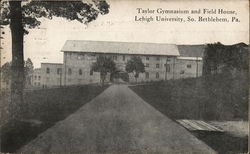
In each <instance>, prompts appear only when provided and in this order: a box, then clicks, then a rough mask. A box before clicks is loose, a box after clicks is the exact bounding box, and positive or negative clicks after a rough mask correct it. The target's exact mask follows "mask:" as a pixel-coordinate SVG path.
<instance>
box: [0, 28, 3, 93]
mask: <svg viewBox="0 0 250 154" xmlns="http://www.w3.org/2000/svg"><path fill="white" fill-rule="evenodd" d="M2 29H3V27H2V26H1V27H0V32H1V31H2ZM1 35H2V33H1ZM2 39H3V37H2V36H0V67H2V49H3V47H2ZM1 90H2V69H0V91H1Z"/></svg>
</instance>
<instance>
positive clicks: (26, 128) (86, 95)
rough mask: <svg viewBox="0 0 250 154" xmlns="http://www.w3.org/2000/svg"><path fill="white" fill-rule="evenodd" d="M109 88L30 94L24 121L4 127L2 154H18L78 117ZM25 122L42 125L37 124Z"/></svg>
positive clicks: (51, 90) (45, 91)
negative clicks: (73, 116)
mask: <svg viewBox="0 0 250 154" xmlns="http://www.w3.org/2000/svg"><path fill="white" fill-rule="evenodd" d="M107 87H108V86H104V87H101V86H98V85H84V86H77V87H63V88H51V89H40V90H34V91H29V92H26V93H25V95H24V100H25V103H24V105H23V106H22V111H21V112H20V113H23V114H22V115H20V119H24V121H9V122H8V123H6V124H5V125H4V126H2V127H1V152H16V150H18V149H19V148H20V147H21V146H23V145H25V144H26V143H28V142H29V141H31V140H32V139H34V138H35V137H37V136H38V135H39V134H40V133H42V132H43V131H45V130H47V129H48V128H50V127H51V126H53V125H54V124H55V123H56V122H58V121H60V120H63V119H65V118H66V117H67V116H68V115H70V114H71V113H74V112H75V111H76V110H77V109H79V108H80V107H81V106H83V105H84V104H86V103H87V102H89V101H90V100H92V99H93V98H94V97H96V96H97V95H98V94H100V93H101V92H103V91H104V90H105V89H106V88H107ZM6 97H7V96H5V98H6ZM25 119H32V120H35V121H38V122H41V123H38V124H34V123H32V122H31V123H30V122H27V121H25Z"/></svg>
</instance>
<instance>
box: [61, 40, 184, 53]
mask: <svg viewBox="0 0 250 154" xmlns="http://www.w3.org/2000/svg"><path fill="white" fill-rule="evenodd" d="M61 51H62V52H65V51H67V52H93V53H116V54H138V55H171V56H179V52H178V48H177V46H176V45H174V44H162V43H141V42H133V43H132V42H109V41H83V40H68V41H66V43H65V44H64V46H63V48H62V50H61Z"/></svg>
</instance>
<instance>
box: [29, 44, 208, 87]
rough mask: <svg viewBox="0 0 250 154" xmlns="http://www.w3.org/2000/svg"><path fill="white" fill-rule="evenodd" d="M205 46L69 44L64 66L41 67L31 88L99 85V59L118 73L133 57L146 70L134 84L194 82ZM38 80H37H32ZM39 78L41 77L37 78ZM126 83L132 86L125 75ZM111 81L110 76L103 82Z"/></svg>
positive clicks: (199, 68)
mask: <svg viewBox="0 0 250 154" xmlns="http://www.w3.org/2000/svg"><path fill="white" fill-rule="evenodd" d="M204 50H205V45H178V46H177V45H173V44H159V43H129V42H104V41H75V40H68V41H66V43H65V44H64V46H63V48H62V50H61V51H62V52H63V64H59V63H42V64H41V68H40V69H36V70H35V71H34V74H33V82H32V84H33V86H36V87H39V86H40V87H51V86H68V85H83V84H91V83H100V74H99V72H93V71H91V67H92V64H93V63H95V62H96V59H97V57H98V56H101V55H102V56H107V57H111V58H112V59H113V61H114V62H115V64H116V67H117V69H118V70H119V71H120V72H124V73H125V72H126V71H125V67H126V64H127V62H128V60H130V59H131V57H132V56H139V57H140V58H141V59H142V62H143V63H144V66H145V72H144V73H140V74H139V77H138V79H137V82H149V81H161V80H170V79H182V78H193V77H199V76H201V75H202V67H203V53H204ZM35 76H37V77H35ZM39 76H40V77H39ZM128 76H129V82H135V81H136V80H135V78H134V75H133V74H132V73H129V74H128ZM109 81H110V75H109V74H108V75H107V77H106V82H109Z"/></svg>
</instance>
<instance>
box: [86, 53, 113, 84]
mask: <svg viewBox="0 0 250 154" xmlns="http://www.w3.org/2000/svg"><path fill="white" fill-rule="evenodd" d="M91 67H92V68H91V71H94V72H100V77H101V81H102V83H104V80H105V79H106V76H107V73H113V72H115V71H116V66H115V62H114V61H113V60H112V59H111V57H106V56H98V57H97V60H96V62H95V63H93V65H92V66H91Z"/></svg>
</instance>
